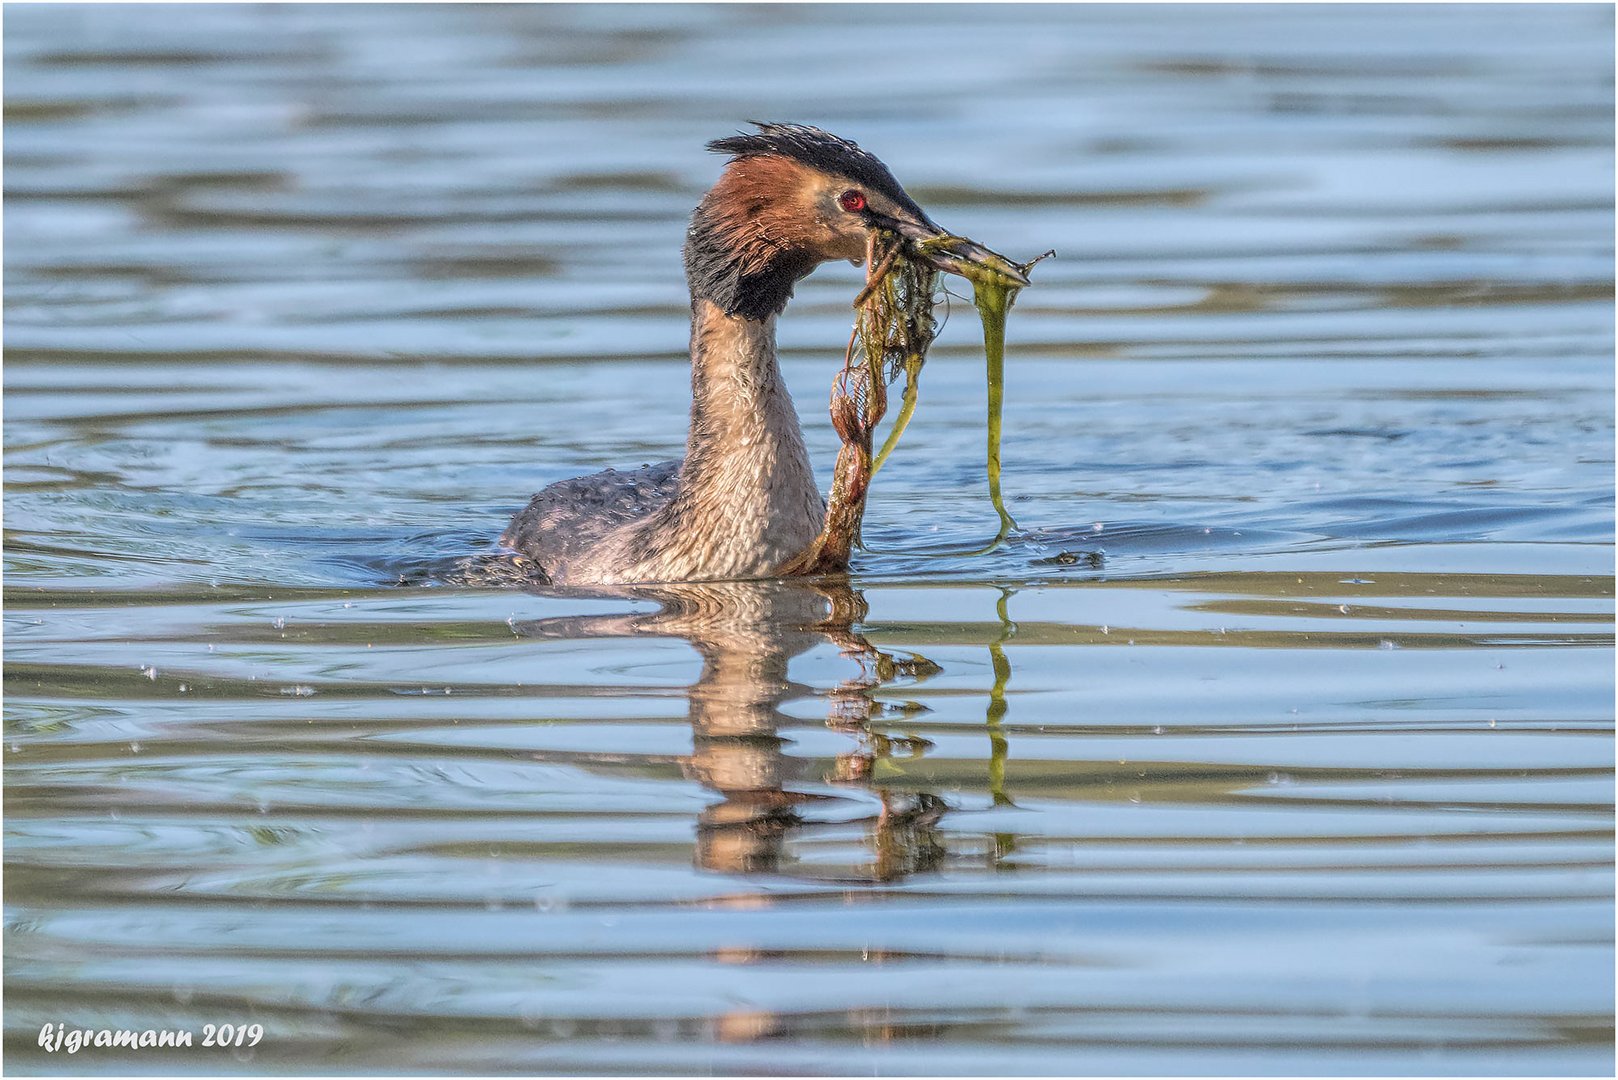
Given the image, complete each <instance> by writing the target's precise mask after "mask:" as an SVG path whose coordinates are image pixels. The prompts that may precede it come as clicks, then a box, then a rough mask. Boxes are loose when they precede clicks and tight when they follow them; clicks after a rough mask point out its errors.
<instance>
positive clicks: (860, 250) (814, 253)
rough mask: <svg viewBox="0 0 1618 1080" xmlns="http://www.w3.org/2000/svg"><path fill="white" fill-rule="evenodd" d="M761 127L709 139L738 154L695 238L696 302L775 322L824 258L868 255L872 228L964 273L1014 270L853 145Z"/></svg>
mask: <svg viewBox="0 0 1618 1080" xmlns="http://www.w3.org/2000/svg"><path fill="white" fill-rule="evenodd" d="M756 126H757V128H758V131H757V132H754V133H751V134H744V135H734V136H731V137H730V138H728V139H717V140H715V141H714V142H711V143H709V144H708V149H710V150H713V151H715V152H717V153H721V154H729V155H730V156H731V158H730V161H729V163H727V164H726V166H725V171H724V173H723V174H722V175H721V176H720V178H719V182H718V183H716V184H715V185H714V186H713V188H712V189H711V190H710V191H709V192H708V194H707V195H706V196H704V198H703V200H702V202H701V204H700V205H699V206H698V207H697V209H696V212H695V213H693V214H692V216H691V228H690V230H689V232H688V233H687V234H686V244H685V267H686V277H687V278H688V279H689V281H690V285H691V294H692V296H693V297H694V298H697V299H704V300H709V301H711V302H713V303H714V304H717V305H718V306H719V307H720V308H721V309H723V310H724V311H725V312H726V313H727V314H731V315H741V316H743V317H745V318H750V319H760V320H762V319H765V318H768V317H769V316H771V315H775V314H778V313H779V312H780V311H781V309H782V308H784V307H785V306H786V302H787V300H788V299H789V298H790V297H791V296H792V287H793V285H794V284H796V283H797V281H798V279H799V278H802V277H803V276H804V275H805V274H807V273H809V271H811V270H813V269H814V268H815V267H816V266H818V265H819V264H820V263H823V262H827V261H829V260H832V259H848V260H850V261H852V262H858V261H859V260H860V259H862V258H864V257H865V253H866V251H867V245H868V243H869V240H870V237H871V234H872V233H873V232H875V231H877V230H880V229H886V230H890V231H892V232H896V233H898V234H899V235H901V236H903V237H905V238H906V239H907V240H908V241H910V243H911V244H912V245H923V244H925V245H927V246H926V247H915V248H914V250H915V253H916V254H917V255H918V256H919V257H921V258H923V259H924V260H926V261H927V262H929V263H931V264H932V265H933V266H935V267H937V268H938V269H940V270H944V271H947V272H950V273H961V272H962V271H963V270H964V269H967V268H969V267H971V266H973V265H983V266H987V267H992V268H993V269H995V270H996V271H997V272H999V273H1008V271H1007V264H1006V262H1005V260H1004V259H1002V258H1000V257H999V256H997V255H995V254H994V253H993V252H990V251H988V250H987V249H986V248H983V247H980V246H979V245H977V244H974V243H972V242H971V241H969V240H957V239H953V238H949V239H945V238H947V237H948V236H949V234H947V233H946V232H945V231H944V230H943V229H941V228H939V227H938V226H937V225H935V224H934V223H933V221H932V219H931V218H929V217H928V216H927V212H926V211H925V210H923V209H922V208H921V207H920V206H918V205H917V204H916V201H915V200H914V199H912V198H911V197H910V196H909V195H908V194H907V193H906V192H905V189H904V188H903V187H901V186H900V184H899V181H897V180H895V179H894V178H893V173H891V172H890V171H888V167H887V166H886V165H884V164H882V162H881V161H879V160H878V159H877V158H876V157H875V156H874V155H872V154H870V153H867V152H866V151H864V150H862V149H860V148H859V147H858V146H857V145H855V144H854V143H852V142H849V141H848V140H847V139H841V138H838V137H837V136H836V135H833V134H831V133H830V132H826V131H822V130H820V129H819V128H813V127H808V126H806V125H803V124H757V125H756ZM1010 273H1011V274H1012V276H1013V277H1014V278H1017V277H1021V275H1020V274H1018V273H1016V272H1015V271H1010ZM1022 280H1023V283H1024V284H1026V283H1027V281H1026V278H1024V279H1022Z"/></svg>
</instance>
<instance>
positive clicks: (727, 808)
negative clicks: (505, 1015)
mask: <svg viewBox="0 0 1618 1080" xmlns="http://www.w3.org/2000/svg"><path fill="white" fill-rule="evenodd" d="M591 595H593V596H616V597H624V598H633V599H637V600H649V601H652V602H654V603H656V604H657V610H655V611H651V612H644V613H632V614H617V615H588V616H568V617H563V618H555V619H542V620H537V621H534V622H528V623H517V624H514V627H513V628H514V629H515V630H516V631H517V632H518V633H520V634H524V635H529V636H537V637H568V638H580V637H623V636H637V635H649V636H658V637H674V638H681V639H683V640H685V641H687V642H689V643H690V644H691V646H692V647H693V648H695V649H696V650H697V653H698V654H699V655H700V656H701V657H702V671H701V674H700V675H699V676H698V678H697V680H696V682H695V683H693V684H692V686H691V687H690V691H689V698H690V720H691V732H692V750H691V754H690V755H689V756H688V757H685V758H683V759H682V761H681V765H682V769H683V770H684V772H685V774H686V775H687V776H689V777H690V778H692V779H694V780H696V781H697V782H699V783H701V784H702V785H703V786H705V787H707V788H708V789H710V790H711V791H713V792H714V793H716V794H717V795H718V796H719V797H720V798H719V801H717V802H714V803H712V804H710V805H709V806H708V807H707V808H706V809H704V810H703V811H702V812H701V813H700V814H699V815H698V817H697V841H696V853H695V861H696V864H697V866H698V867H700V868H701V869H703V870H707V871H711V872H714V873H725V874H780V875H787V876H792V877H797V878H805V879H812V880H817V881H833V882H851V883H853V882H865V883H882V882H892V881H898V880H902V879H903V878H905V877H908V876H909V875H911V874H916V873H921V872H925V871H930V870H934V869H937V868H938V867H939V866H940V864H941V863H942V862H943V861H944V859H945V858H946V856H947V855H948V851H947V849H946V847H945V845H944V843H943V841H942V840H941V839H940V836H939V830H938V823H939V821H940V819H941V818H942V817H943V816H944V814H945V813H946V812H947V811H948V809H949V806H948V804H946V803H945V801H944V800H943V799H942V798H940V797H939V796H938V795H936V794H934V793H932V792H928V791H918V790H914V789H913V788H911V787H908V786H907V788H906V789H905V790H890V789H888V788H887V787H885V786H884V785H883V784H882V783H881V782H880V779H879V776H880V775H881V774H882V773H883V771H884V770H885V769H886V768H889V767H890V765H901V764H902V763H903V762H904V761H906V760H908V759H915V758H919V757H921V756H922V755H923V754H925V753H926V751H927V750H928V749H929V748H930V746H931V744H930V743H928V742H927V741H926V740H925V739H920V738H914V737H905V736H898V735H893V734H886V733H883V732H881V731H878V730H874V729H873V726H872V722H873V721H877V720H880V719H881V718H882V717H883V716H885V715H890V714H898V715H906V714H910V713H915V712H923V711H925V709H924V708H923V706H921V705H919V704H916V703H903V704H898V705H895V704H892V703H888V702H885V701H883V700H881V699H879V698H878V697H877V695H876V691H877V690H878V689H882V688H888V689H891V688H893V687H895V686H902V685H908V684H913V683H918V682H921V681H924V680H926V679H928V678H930V677H932V676H933V675H936V674H937V673H938V672H939V671H940V670H941V669H940V668H939V667H938V665H936V664H934V663H933V662H932V661H930V660H928V659H926V658H925V657H922V656H919V655H915V654H899V653H894V652H884V651H882V650H880V649H877V648H876V647H874V646H873V645H872V644H871V643H870V642H869V641H867V640H866V639H865V637H864V636H862V635H861V634H860V633H859V632H857V631H856V630H855V629H854V627H855V626H856V624H858V623H860V622H861V621H862V620H863V619H864V618H865V617H866V614H867V606H866V603H865V599H864V597H863V596H862V595H861V593H860V592H858V591H857V590H855V589H853V588H851V587H850V586H849V584H848V583H847V582H846V581H844V580H841V579H825V578H822V579H814V580H803V579H797V580H777V581H736V582H713V583H703V584H688V583H681V584H669V585H656V586H634V587H623V588H615V589H613V590H611V591H609V592H601V591H596V592H592V593H591ZM1001 609H1002V613H1003V612H1004V602H1003V601H1002V608H1001ZM1008 625H1009V624H1008ZM828 643H829V644H831V645H834V646H836V647H837V648H838V650H839V651H840V652H841V653H842V655H843V656H844V657H846V658H848V660H850V661H851V662H852V663H853V666H854V671H853V672H852V673H851V674H850V675H849V677H848V678H846V679H844V680H842V681H841V682H839V683H838V684H837V685H836V686H834V687H832V688H830V689H829V690H826V689H816V688H814V687H811V686H807V685H804V684H801V683H794V682H793V681H792V679H791V676H790V674H789V672H788V666H789V664H790V662H791V660H792V659H793V658H794V657H796V656H799V655H801V654H803V653H805V652H807V651H808V650H810V649H811V648H814V647H815V646H817V645H822V644H828ZM994 651H995V664H994V666H995V673H996V691H997V692H996V693H995V694H994V695H993V700H995V701H997V702H999V705H998V706H994V705H991V717H990V720H991V750H992V751H993V752H992V754H991V758H992V761H991V772H992V773H996V775H995V778H994V779H995V782H994V783H993V784H992V785H991V786H992V787H993V788H994V790H995V802H996V804H1000V803H1002V802H1005V801H1009V800H1005V799H1004V794H1003V790H1002V788H1003V781H1002V777H1003V771H1004V758H1005V739H1004V737H1003V736H1001V735H1000V734H999V732H998V723H999V714H1000V713H1003V712H1004V699H1003V695H1002V694H1000V693H999V691H1001V690H1003V689H1004V686H1005V681H1006V679H1007V678H1009V673H1010V667H1009V665H1007V664H1006V663H1005V660H1004V654H1003V653H1001V652H1000V651H999V650H998V648H996V649H995V650H994ZM817 697H818V698H821V699H822V700H823V701H824V704H825V710H826V723H827V725H828V727H830V728H832V729H833V730H836V731H838V732H840V733H842V734H844V735H845V736H846V737H847V738H848V739H849V741H850V742H851V743H852V746H851V748H850V749H848V750H847V751H844V752H843V753H840V754H838V755H837V756H836V757H835V759H834V760H833V761H832V762H831V763H830V765H829V766H823V767H820V769H819V770H818V774H816V775H811V774H813V773H816V771H817V769H816V766H815V764H814V762H812V761H810V760H807V759H805V758H802V757H796V756H793V755H789V754H787V753H786V752H785V747H786V745H787V740H786V739H784V738H782V736H781V735H779V734H778V731H779V729H780V728H781V726H782V725H783V724H787V725H797V726H800V727H801V725H802V720H801V719H799V718H794V717H791V716H789V715H787V714H786V713H785V712H783V706H784V705H786V704H788V703H797V702H802V701H805V700H814V699H815V698H817ZM996 708H998V712H996V711H995V710H996ZM828 787H830V788H833V789H835V788H838V787H845V788H849V789H854V790H852V791H851V797H850V798H848V799H839V798H838V797H837V796H836V795H834V794H830V793H828V792H827V790H826V789H827V788H828ZM816 789H819V790H816ZM873 797H874V800H875V802H876V803H877V808H876V810H875V812H871V811H870V810H868V809H866V806H868V805H869V803H870V801H871V800H872V798H873ZM851 811H852V812H851ZM851 835H852V836H853V837H855V842H856V844H857V851H856V852H855V853H854V854H852V855H850V854H849V853H848V851H847V840H848V838H849V837H850V836H851Z"/></svg>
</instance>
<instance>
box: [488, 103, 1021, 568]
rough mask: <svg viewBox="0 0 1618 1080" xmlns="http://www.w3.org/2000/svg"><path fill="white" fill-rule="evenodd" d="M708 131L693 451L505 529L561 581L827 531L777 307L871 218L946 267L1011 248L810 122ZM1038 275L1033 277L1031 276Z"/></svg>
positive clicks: (692, 260) (796, 543)
mask: <svg viewBox="0 0 1618 1080" xmlns="http://www.w3.org/2000/svg"><path fill="white" fill-rule="evenodd" d="M756 126H757V128H758V131H757V132H755V133H751V134H742V135H735V136H732V137H730V138H728V139H718V140H716V141H714V142H711V143H709V144H708V149H709V150H712V151H714V152H716V153H721V154H729V155H730V160H729V161H728V162H727V163H726V165H725V168H724V171H723V172H722V173H721V174H720V177H719V180H718V182H717V183H715V184H714V186H713V187H712V188H711V189H710V190H709V191H708V193H707V195H705V196H703V199H702V202H701V203H700V204H698V206H697V208H696V210H695V211H694V212H693V213H692V215H691V225H690V228H689V229H688V230H687V231H686V238H685V273H686V281H687V283H688V284H689V286H690V289H691V397H692V402H691V428H690V433H689V434H688V436H687V438H686V453H685V459H684V460H683V461H665V462H662V463H660V464H657V465H649V466H646V467H645V468H642V469H636V470H634V471H631V472H618V471H616V470H614V469H608V470H607V471H606V472H600V473H594V474H592V475H590V476H581V477H577V478H575V479H572V480H563V481H561V482H559V483H555V484H552V485H551V486H549V487H547V488H545V489H544V490H543V491H541V492H540V493H539V494H537V495H535V496H534V497H533V499H532V500H530V501H529V503H528V506H527V507H526V508H524V509H523V510H522V511H521V512H520V513H519V514H517V516H516V517H515V518H513V519H512V522H511V524H510V525H509V526H508V527H507V528H506V531H505V534H504V535H503V536H502V537H501V538H500V542H501V544H503V545H504V546H506V547H507V548H510V549H513V550H515V551H516V552H518V553H520V554H521V555H523V556H526V557H527V558H528V559H530V560H532V561H533V562H534V563H535V564H536V565H537V566H538V568H539V569H540V570H542V571H543V572H544V574H545V576H546V577H547V578H548V579H549V580H550V581H551V582H552V583H554V584H558V585H594V584H632V583H645V582H669V581H719V580H734V579H741V578H761V577H770V576H773V575H774V574H775V573H776V572H777V570H778V569H779V568H780V567H782V566H783V565H784V564H785V563H787V562H788V561H789V560H791V559H792V558H793V556H795V555H797V554H799V553H800V552H802V551H803V550H804V549H805V548H806V547H807V546H808V545H809V544H810V542H811V541H813V540H814V538H815V536H816V535H817V534H818V533H819V531H820V526H821V521H822V519H823V516H824V514H825V509H826V508H825V503H824V502H823V501H822V499H821V496H820V490H819V489H818V488H817V487H816V486H815V478H814V472H813V471H812V470H811V468H810V466H809V454H808V451H807V450H806V449H805V448H804V444H803V432H802V430H801V429H800V428H799V426H798V414H797V412H796V410H794V409H793V407H792V397H791V395H790V394H788V393H787V388H786V384H785V382H784V381H783V380H782V378H781V369H780V366H779V365H778V364H777V362H776V358H775V319H776V316H777V315H779V314H780V313H781V311H782V309H784V308H785V307H786V303H787V300H788V299H789V298H790V297H791V296H792V288H793V286H794V285H795V284H796V283H797V282H798V280H799V279H800V278H802V277H804V276H805V275H807V274H808V273H809V272H810V271H811V270H813V269H814V268H815V267H816V266H818V265H819V264H821V263H823V262H827V261H829V260H832V259H847V260H849V261H850V262H854V263H856V264H857V263H858V262H859V261H860V260H861V259H863V258H864V257H865V254H866V250H867V241H868V239H869V237H870V235H871V233H872V232H873V231H875V230H886V231H889V232H892V233H897V234H898V235H900V236H902V237H904V238H905V240H906V241H907V242H908V243H910V244H912V245H920V244H922V243H924V242H928V243H926V246H925V247H924V248H923V247H915V248H914V250H913V254H914V255H915V257H917V258H921V259H924V260H925V261H926V262H928V263H930V264H932V265H933V266H936V267H937V268H938V269H940V270H944V271H948V272H953V273H960V272H962V270H963V269H966V268H968V267H970V266H974V265H976V266H981V265H989V266H992V267H994V268H996V269H1000V270H1003V269H1004V260H1001V259H1000V258H999V257H998V256H995V255H994V254H993V253H992V252H990V251H988V250H987V249H985V248H982V247H979V246H978V245H976V244H974V243H972V242H970V241H966V240H959V239H954V238H951V237H950V236H949V234H947V233H945V232H944V231H943V230H942V229H940V228H939V227H938V226H937V225H935V224H933V222H932V220H931V219H930V218H928V216H927V214H926V211H924V210H922V208H921V207H920V206H918V205H916V202H915V200H914V199H912V198H911V197H910V196H909V195H907V194H906V193H905V190H904V188H903V187H901V186H900V185H899V182H898V181H897V180H895V179H894V178H893V174H892V173H891V172H889V171H888V167H887V166H886V165H884V164H882V162H881V161H879V160H877V158H876V157H874V156H873V155H871V154H869V153H867V152H865V151H864V150H861V149H860V148H859V147H858V146H856V145H855V144H854V143H852V142H849V141H848V140H847V139H841V138H838V137H837V136H835V135H832V134H830V133H829V132H825V131H821V130H820V129H819V128H813V127H808V126H805V125H802V124H757V125H756ZM1026 283H1027V282H1026V280H1024V281H1023V284H1026Z"/></svg>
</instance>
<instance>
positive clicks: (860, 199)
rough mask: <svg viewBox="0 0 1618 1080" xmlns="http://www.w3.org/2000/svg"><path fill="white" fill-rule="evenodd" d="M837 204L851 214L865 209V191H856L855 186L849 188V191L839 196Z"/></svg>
mask: <svg viewBox="0 0 1618 1080" xmlns="http://www.w3.org/2000/svg"><path fill="white" fill-rule="evenodd" d="M837 205H838V206H841V207H842V208H843V209H844V210H847V211H848V212H849V213H850V214H857V213H859V212H860V211H861V210H864V209H865V194H864V192H860V191H855V190H854V189H853V188H849V189H848V190H847V191H845V192H843V193H842V194H841V195H839V196H837Z"/></svg>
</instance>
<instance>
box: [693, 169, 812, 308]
mask: <svg viewBox="0 0 1618 1080" xmlns="http://www.w3.org/2000/svg"><path fill="white" fill-rule="evenodd" d="M815 191H816V183H815V180H814V177H813V175H812V174H809V173H808V172H807V170H805V169H804V167H803V166H802V165H799V164H798V163H797V162H794V161H791V160H789V159H786V158H780V157H755V158H744V159H742V160H740V161H736V162H733V163H732V164H731V165H730V166H729V167H727V168H726V169H725V172H724V174H723V175H721V176H720V178H719V182H718V183H716V184H715V185H714V186H713V188H712V189H711V190H710V191H709V192H708V194H707V196H706V197H705V198H704V199H703V200H702V203H701V205H699V206H698V207H697V209H696V212H695V213H694V214H692V216H691V228H690V230H689V232H688V233H687V234H686V244H685V268H686V277H687V278H688V279H689V282H690V285H691V292H692V296H693V297H694V298H697V299H705V300H711V301H712V302H713V303H715V304H717V305H718V306H719V307H720V308H721V309H723V310H724V311H725V313H726V314H730V315H741V316H743V317H746V318H750V319H765V318H768V317H769V316H771V315H776V314H779V313H780V312H781V309H782V308H784V307H786V302H787V300H788V299H789V298H790V297H791V296H792V287H793V285H795V284H796V283H797V281H798V279H799V278H801V277H803V276H804V275H805V274H807V273H808V272H809V271H810V270H812V269H814V267H815V264H816V263H819V262H821V261H823V260H825V259H826V258H828V257H831V256H830V255H828V254H827V253H825V252H824V251H823V249H824V248H825V247H826V246H827V242H828V240H829V239H830V237H829V235H828V232H829V230H827V229H826V227H825V226H824V225H823V224H821V222H820V221H819V218H818V215H817V213H816V209H815Z"/></svg>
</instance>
